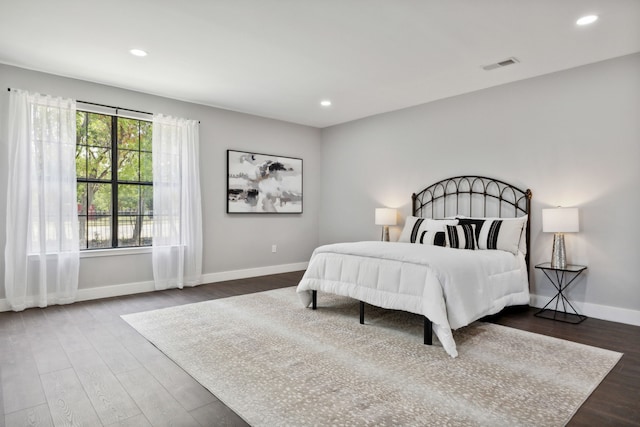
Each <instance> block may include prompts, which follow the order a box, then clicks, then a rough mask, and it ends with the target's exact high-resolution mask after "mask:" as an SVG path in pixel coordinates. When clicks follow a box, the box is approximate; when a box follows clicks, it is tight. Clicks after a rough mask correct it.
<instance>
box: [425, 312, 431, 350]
mask: <svg viewBox="0 0 640 427" xmlns="http://www.w3.org/2000/svg"><path fill="white" fill-rule="evenodd" d="M432 333H433V325H432V324H431V320H429V319H427V317H426V316H425V317H424V345H431V344H433V339H432V338H431V335H432Z"/></svg>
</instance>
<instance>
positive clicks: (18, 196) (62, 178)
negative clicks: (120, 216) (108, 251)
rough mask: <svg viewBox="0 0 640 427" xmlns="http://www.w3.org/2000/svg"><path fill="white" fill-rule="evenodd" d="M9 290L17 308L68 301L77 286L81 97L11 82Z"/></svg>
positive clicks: (8, 210) (9, 117)
mask: <svg viewBox="0 0 640 427" xmlns="http://www.w3.org/2000/svg"><path fill="white" fill-rule="evenodd" d="M8 120H9V122H8V124H9V126H8V138H9V139H8V145H9V161H8V172H9V177H8V188H7V222H6V225H7V230H6V232H7V242H6V247H5V282H4V285H5V291H6V297H7V302H8V303H9V304H10V306H11V309H12V310H15V311H20V310H24V309H25V308H28V307H36V306H37V307H46V306H47V305H51V304H67V303H71V302H73V301H74V300H75V297H76V293H77V290H78V269H79V265H80V252H79V245H80V243H79V240H78V210H77V201H76V200H77V199H76V163H75V152H76V104H75V101H73V100H71V99H62V98H53V97H50V96H43V95H40V94H34V93H28V92H26V91H22V90H15V89H12V90H11V92H10V94H9V114H8Z"/></svg>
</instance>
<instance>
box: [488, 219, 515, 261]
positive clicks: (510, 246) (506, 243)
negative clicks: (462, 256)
mask: <svg viewBox="0 0 640 427" xmlns="http://www.w3.org/2000/svg"><path fill="white" fill-rule="evenodd" d="M523 227H524V221H504V220H500V219H494V220H486V221H484V224H482V227H481V228H480V232H479V233H478V249H498V250H501V251H507V252H511V253H513V254H517V253H518V247H519V245H520V239H521V238H522V229H523Z"/></svg>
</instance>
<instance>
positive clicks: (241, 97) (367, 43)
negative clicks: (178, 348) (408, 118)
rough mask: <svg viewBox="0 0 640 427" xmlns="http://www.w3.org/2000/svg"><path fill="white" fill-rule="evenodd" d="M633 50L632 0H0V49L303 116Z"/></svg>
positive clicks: (219, 102) (404, 101)
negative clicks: (585, 20)
mask: <svg viewBox="0 0 640 427" xmlns="http://www.w3.org/2000/svg"><path fill="white" fill-rule="evenodd" d="M586 14H598V15H599V16H600V19H599V20H598V21H597V22H596V23H595V24H593V25H591V26H587V27H578V26H577V25H575V21H576V19H577V18H579V17H580V16H582V15H586ZM134 47H135V48H140V49H144V50H146V51H148V52H149V55H148V56H147V57H145V58H136V57H134V56H132V55H130V54H129V53H128V51H129V49H131V48H134ZM638 51H640V1H639V0H315V1H314V0H186V1H185V0H183V1H175V0H172V1H169V0H111V1H100V2H97V1H94V0H55V1H52V0H0V62H3V63H6V64H11V65H16V66H19V67H24V68H29V69H34V70H40V71H45V72H49V73H53V74H59V75H63V76H68V77H74V78H78V79H83V80H89V81H94V82H99V83H104V84H108V85H113V86H118V87H122V88H126V89H132V90H137V91H142V92H147V93H152V94H157V95H162V96H167V97H170V98H176V99H181V100H185V101H191V102H195V103H199V104H205V105H211V106H216V107H221V108H226V109H230V110H235V111H241V112H246V113H250V114H255V115H259V116H265V117H272V118H276V119H281V120H286V121H290V122H295V123H301V124H305V125H311V126H316V127H326V126H331V125H334V124H338V123H342V122H346V121H350V120H354V119H358V118H362V117H366V116H370V115H374V114H379V113H383V112H387V111H392V110H397V109H400V108H404V107H408V106H412V105H417V104H422V103H425V102H429V101H433V100H436V99H441V98H445V97H449V96H454V95H458V94H462V93H466V92H470V91H474V90H478V89H482V88H486V87H490V86H495V85H499V84H503V83H507V82H512V81H516V80H521V79H526V78H529V77H534V76H538V75H542V74H547V73H551V72H554V71H558V70H563V69H567V68H571V67H576V66H579V65H583V64H588V63H592V62H596V61H601V60H604V59H608V58H613V57H616V56H621V55H626V54H630V53H633V52H638ZM511 56H514V57H516V58H518V59H519V60H520V61H521V62H520V63H519V64H516V65H513V66H510V67H506V68H500V69H497V70H493V71H485V70H483V69H482V66H484V65H487V64H490V63H494V62H498V61H501V60H503V59H506V58H508V57H511ZM25 89H28V88H25ZM322 99H331V100H332V101H333V105H332V106H331V107H329V108H323V107H320V105H319V101H320V100H322ZM95 101H96V102H100V100H95Z"/></svg>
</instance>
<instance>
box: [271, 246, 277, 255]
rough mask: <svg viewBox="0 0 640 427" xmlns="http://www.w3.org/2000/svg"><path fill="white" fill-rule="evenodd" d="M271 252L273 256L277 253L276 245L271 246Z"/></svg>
mask: <svg viewBox="0 0 640 427" xmlns="http://www.w3.org/2000/svg"><path fill="white" fill-rule="evenodd" d="M271 252H272V253H274V254H275V253H276V252H278V245H271Z"/></svg>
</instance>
